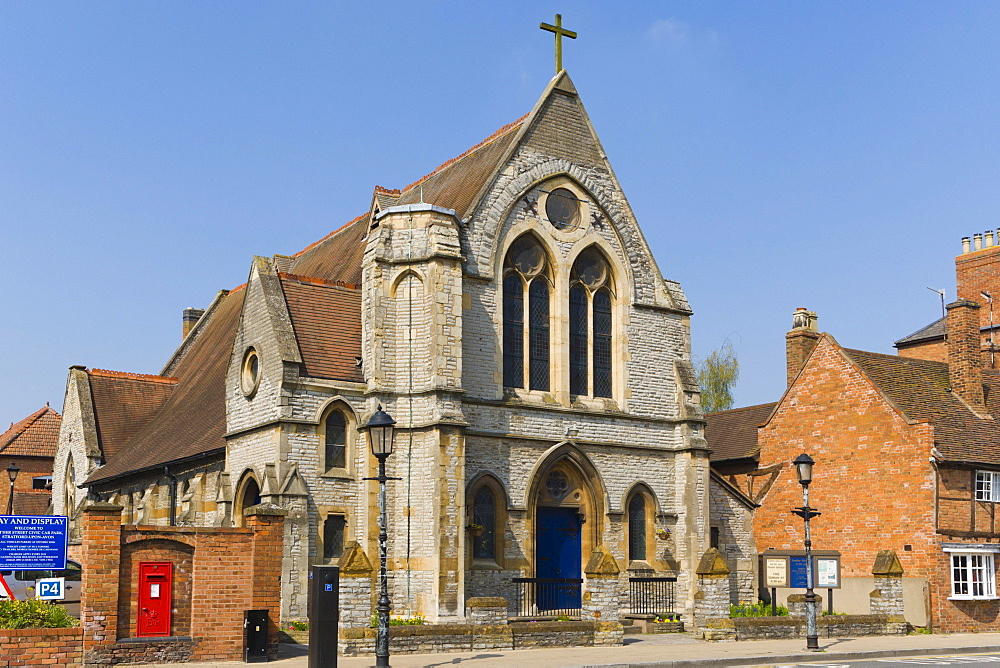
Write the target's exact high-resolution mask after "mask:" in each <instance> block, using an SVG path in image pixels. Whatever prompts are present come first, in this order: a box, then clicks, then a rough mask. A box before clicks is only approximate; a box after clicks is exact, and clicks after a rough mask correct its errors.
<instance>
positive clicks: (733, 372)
mask: <svg viewBox="0 0 1000 668" xmlns="http://www.w3.org/2000/svg"><path fill="white" fill-rule="evenodd" d="M695 369H696V370H697V372H698V384H699V385H701V407H702V409H704V411H705V412H706V413H712V412H715V411H725V410H729V409H730V408H732V407H733V388H735V387H736V381H737V380H739V377H740V361H739V360H738V359H736V351H735V350H733V344H732V343H731V342H730V341H729V340H728V339H727V340H726V342H725V343H723V344H722V346H721V347H719V348H716V349H715V350H713V351H712V352H711V353H709V355H708V357H706V358H705V359H703V360H702V361H701V362H698V363H697V364H696V365H695Z"/></svg>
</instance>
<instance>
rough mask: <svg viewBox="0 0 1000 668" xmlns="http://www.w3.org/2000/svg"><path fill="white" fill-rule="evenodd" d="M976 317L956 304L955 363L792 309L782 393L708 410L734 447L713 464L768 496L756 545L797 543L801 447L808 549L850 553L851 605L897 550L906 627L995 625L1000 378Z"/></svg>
mask: <svg viewBox="0 0 1000 668" xmlns="http://www.w3.org/2000/svg"><path fill="white" fill-rule="evenodd" d="M979 311H980V307H979V306H978V305H977V304H975V303H972V302H970V301H968V300H964V299H960V300H958V301H956V302H953V303H952V304H950V305H948V311H947V312H948V317H947V330H948V332H949V336H948V339H947V341H945V342H942V345H944V346H945V350H946V356H947V360H948V361H947V362H940V361H934V360H929V359H919V358H915V357H904V356H892V355H882V354H878V353H871V352H865V351H861V350H851V349H847V348H844V347H842V346H841V345H840V344H839V343H838V342H837V341H836V340H835V339H834V338H833V337H832V336H830V335H829V334H820V333H819V332H818V331H817V329H816V326H815V317H814V316H813V317H809V316H810V315H811V314H807V313H805V312H804V310H803V309H800V311H799V312H797V314H796V322H795V324H797V325H799V326H797V327H793V329H792V330H791V331H790V332H789V333H788V334H787V335H786V350H787V368H788V388H787V390H786V391H785V393H784V395H783V396H782V397H781V399H780V400H779V401H778V402H776V403H774V404H763V405H760V406H752V407H747V408H744V409H738V410H734V411H727V412H725V413H719V414H713V415H709V416H707V422H708V425H707V428H706V434H707V438H708V440H709V443H710V444H711V445H713V448H716V445H715V444H716V443H717V442H718V443H720V444H721V443H725V446H724V447H721V446H720V448H716V450H717V451H719V450H720V449H723V450H724V453H723V454H724V456H722V457H720V458H719V460H718V461H714V462H713V466H714V467H715V469H716V470H717V471H718V472H719V473H721V474H722V475H723V476H724V477H726V478H727V479H728V480H729V481H730V482H732V483H733V484H734V485H736V486H738V487H739V488H740V489H742V490H744V491H745V492H746V494H747V495H748V496H749V497H750V498H751V499H753V500H754V501H756V502H758V503H760V504H761V507H760V508H759V509H758V510H756V511H755V513H754V518H753V525H754V538H755V540H756V543H757V547H758V549H760V550H761V551H764V550H767V549H769V548H775V549H801V546H802V521H801V520H800V519H799V518H797V517H795V516H793V515H792V514H791V512H790V511H791V509H792V508H794V507H796V506H799V505H801V502H802V491H801V487H800V485H799V484H798V481H797V478H796V475H795V469H794V467H792V466H791V461H792V460H793V459H794V458H795V457H796V456H798V455H799V454H801V453H803V452H806V453H808V454H809V455H811V456H812V457H813V459H814V460H815V461H816V465H815V468H814V480H813V483H812V484H811V485H810V505H812V506H814V507H816V508H818V509H819V510H820V511H821V512H822V513H823V514H822V516H821V517H819V518H818V519H817V520H815V522H814V527H813V528H814V531H813V544H814V547H815V548H816V549H821V550H822V549H829V550H839V551H840V552H841V553H842V555H843V556H842V569H843V572H842V575H843V577H844V581H845V589H844V590H842V591H841V592H839V593H838V594H837V595H838V596H840V597H841V601H842V603H843V605H844V606H847V607H850V606H851V604H852V602H853V601H854V599H866V594H867V590H870V589H871V586H870V585H869V583H870V574H871V568H872V564H873V563H874V562H875V557H876V555H877V554H878V552H879V551H880V550H886V549H891V550H895V551H896V553H897V554H898V555H899V558H900V561H901V563H902V566H903V569H904V571H905V579H904V583H905V591H904V596H905V601H906V615H907V618H908V619H909V620H910V621H911V622H914V623H918V624H924V623H926V624H928V625H930V626H932V627H934V628H936V629H940V630H946V631H969V630H977V631H987V630H988V631H994V630H997V629H998V628H1000V618H998V614H1000V599H998V598H997V596H996V589H995V580H996V575H995V573H996V566H997V564H996V563H995V555H996V553H997V552H1000V527H997V525H996V508H997V502H1000V491H998V492H997V493H996V494H995V495H994V493H993V491H992V490H994V489H997V490H1000V487H998V486H997V485H998V484H1000V440H998V437H1000V430H998V429H997V425H996V421H995V419H994V416H995V415H998V414H1000V372H997V371H993V370H990V369H983V368H982V360H983V354H982V352H981V349H980V348H981V344H980V334H979V329H980V317H979ZM925 350H926V349H925ZM994 479H995V480H996V482H994ZM821 593H823V592H821ZM865 603H866V600H865ZM859 607H860V606H859ZM840 609H844V608H843V607H841V608H840Z"/></svg>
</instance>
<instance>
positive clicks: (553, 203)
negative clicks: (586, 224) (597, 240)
mask: <svg viewBox="0 0 1000 668" xmlns="http://www.w3.org/2000/svg"><path fill="white" fill-rule="evenodd" d="M545 215H546V216H547V217H548V219H549V222H550V223H552V226H553V227H555V228H556V229H558V230H565V229H566V228H567V227H576V226H577V225H578V224H579V223H580V200H578V199H577V197H576V195H574V194H573V193H572V192H571V191H569V190H567V189H566V188H556V189H555V190H553V191H552V192H550V193H549V196H548V197H547V198H545Z"/></svg>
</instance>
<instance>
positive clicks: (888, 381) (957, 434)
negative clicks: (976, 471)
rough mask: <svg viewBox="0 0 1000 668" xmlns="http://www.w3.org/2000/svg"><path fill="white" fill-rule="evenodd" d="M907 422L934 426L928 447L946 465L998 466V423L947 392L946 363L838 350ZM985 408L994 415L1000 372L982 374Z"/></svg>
mask: <svg viewBox="0 0 1000 668" xmlns="http://www.w3.org/2000/svg"><path fill="white" fill-rule="evenodd" d="M843 350H844V353H846V354H847V356H848V357H849V358H850V359H851V360H853V361H854V363H855V364H856V365H857V366H858V368H859V369H861V371H862V372H864V374H865V375H866V376H867V377H868V378H869V379H870V380H871V381H872V382H873V383H874V384H875V385H876V386H877V387H878V388H879V389H880V390H881V391H882V392H883V393H884V394H885V395H886V396H887V397H888V398H889V399H890V400H891V401H892V402H893V403H894V404H895V405H896V406H897V407H898V408H899V410H901V411H902V412H903V413H904V414H905V415H906V417H908V418H909V419H911V420H929V421H930V422H932V423H933V425H934V445H935V446H936V447H937V448H938V450H939V451H940V452H941V455H942V457H943V458H944V459H946V460H948V461H959V462H968V463H977V464H990V465H992V466H996V465H997V464H1000V425H998V423H997V421H996V420H995V419H993V418H992V417H990V418H980V417H978V416H976V415H975V414H974V413H973V412H972V411H970V410H969V408H968V407H967V406H966V405H965V404H964V403H963V402H962V401H961V400H960V399H959V398H958V397H957V396H956V395H955V394H954V393H953V392H952V391H951V381H950V379H949V376H948V365H947V364H945V363H943V362H932V361H929V360H921V359H916V358H912V357H898V356H896V355H883V354H881V353H870V352H867V351H864V350H848V349H843ZM983 383H984V384H985V385H986V388H987V389H988V390H989V392H988V393H987V397H988V398H987V410H989V412H990V413H991V414H992V415H997V416H1000V372H997V371H990V370H986V371H983Z"/></svg>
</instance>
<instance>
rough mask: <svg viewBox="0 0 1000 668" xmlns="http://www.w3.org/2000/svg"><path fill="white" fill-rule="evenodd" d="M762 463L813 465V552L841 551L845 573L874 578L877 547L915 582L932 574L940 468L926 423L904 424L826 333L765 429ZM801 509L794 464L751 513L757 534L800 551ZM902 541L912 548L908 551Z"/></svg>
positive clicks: (763, 541)
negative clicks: (797, 511)
mask: <svg viewBox="0 0 1000 668" xmlns="http://www.w3.org/2000/svg"><path fill="white" fill-rule="evenodd" d="M759 442H760V449H761V456H760V464H761V466H762V467H763V466H768V465H771V464H775V463H779V462H791V461H792V460H793V459H795V458H796V457H797V456H798V455H800V454H801V453H803V452H806V453H808V454H809V455H810V456H812V458H813V459H814V460H815V461H816V464H815V467H814V473H813V483H812V484H811V485H810V487H809V492H810V505H812V506H813V507H815V508H818V509H819V510H820V511H821V512H822V513H823V515H822V516H821V517H819V518H817V519H815V520H813V523H812V529H813V532H812V537H813V546H814V547H815V548H816V549H830V550H840V551H841V553H842V554H843V557H842V568H843V575H844V577H868V576H870V575H871V568H872V565H873V564H874V563H875V557H876V555H877V554H878V551H879V550H887V549H891V550H896V553H897V554H898V555H899V558H900V561H901V562H902V564H903V568H904V569H905V570H906V574H907V575H909V576H917V577H919V576H926V575H928V574H930V572H931V571H932V570H933V569H934V564H935V560H936V559H937V557H938V555H939V554H940V552H939V550H938V548H937V539H936V536H935V533H934V472H933V470H932V468H931V466H930V464H929V463H928V457H929V456H930V450H931V446H932V445H933V440H932V427H931V426H930V425H929V424H917V425H910V424H907V422H906V420H904V419H903V418H901V417H900V416H899V414H898V413H897V412H896V411H895V410H894V409H893V408H892V407H891V406H890V405H889V404H888V403H887V402H886V401H885V400H884V399H883V398H882V396H881V395H880V394H879V393H878V392H877V391H876V390H875V389H874V388H873V386H872V385H871V384H870V383H869V382H868V381H867V380H866V379H865V377H864V376H863V375H862V374H861V373H860V372H859V371H857V370H856V369H855V368H854V367H853V365H851V364H850V363H849V362H847V360H846V359H845V358H844V356H843V355H842V354H841V353H840V352H839V350H838V349H837V347H836V345H835V344H834V342H833V341H832V340H831V339H830V338H827V337H824V339H823V340H821V341H820V343H819V344H818V345H817V348H816V351H815V352H814V353H813V356H812V358H811V361H810V363H809V365H808V366H807V367H806V369H805V370H804V371H803V373H802V374H801V375H800V376H799V378H798V380H797V381H796V382H795V384H794V385H793V386H792V387H791V388H789V392H788V394H787V395H786V396H785V398H784V399H783V401H782V402H781V404H780V405H779V407H778V410H777V412H776V414H775V415H774V417H773V418H772V419H771V420H770V422H769V423H768V424H767V425H766V426H764V427H762V428H761V430H760V432H759ZM800 505H802V487H801V485H799V483H798V479H797V477H796V475H795V470H794V468H792V467H788V468H786V469H784V470H783V471H782V472H781V474H780V475H779V477H778V479H777V481H776V482H775V484H774V486H773V487H772V488H771V490H770V492H768V494H767V497H766V498H765V499H764V500H763V505H762V507H761V508H760V509H758V510H757V511H756V513H755V515H754V537H755V538H756V541H757V547H758V549H760V550H761V551H763V550H766V549H767V548H769V547H773V548H784V549H801V548H802V541H803V535H802V534H803V523H802V520H801V519H799V518H798V517H796V516H794V515H792V514H791V513H790V512H789V511H790V510H791V509H792V508H794V507H796V506H800ZM904 544H909V545H911V546H912V551H904V549H903V546H904Z"/></svg>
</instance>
